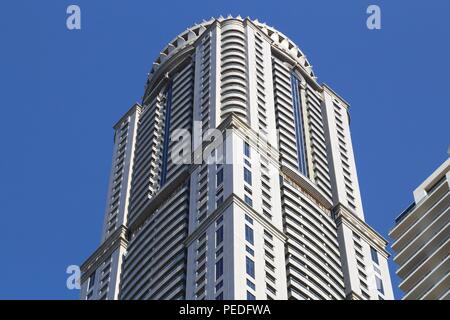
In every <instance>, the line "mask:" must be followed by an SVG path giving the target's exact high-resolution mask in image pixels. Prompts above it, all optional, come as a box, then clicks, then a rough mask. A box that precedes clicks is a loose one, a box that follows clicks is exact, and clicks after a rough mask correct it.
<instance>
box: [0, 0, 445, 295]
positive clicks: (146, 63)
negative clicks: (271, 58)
mask: <svg viewBox="0 0 450 320" xmlns="http://www.w3.org/2000/svg"><path fill="white" fill-rule="evenodd" d="M72 3H74V4H78V5H80V7H81V10H82V30H81V31H68V30H67V29H66V24H65V20H66V8H67V6H68V5H69V4H72ZM369 4H378V5H380V6H381V9H382V30H380V31H369V30H368V29H367V28H366V17H367V15H366V8H367V6H368V5H369ZM449 12H450V1H447V0H431V1H378V0H371V1H361V0H357V1H318V0H315V1H300V0H295V1H282V0H277V1H234V0H233V1H230V0H227V1H212V0H209V1H195V0H184V1H92V0H91V1H86V0H71V1H63V0H53V1H22V0H16V1H2V2H1V4H0V58H1V59H0V66H1V69H0V84H1V86H0V87H1V91H0V92H1V94H0V103H1V104H0V107H1V113H0V119H1V126H0V136H1V137H2V138H3V140H2V144H1V145H2V147H1V149H0V150H1V151H0V155H1V156H0V170H1V171H0V217H1V222H0V223H1V224H0V226H1V227H2V228H1V232H0V243H1V244H2V250H1V255H0V298H43V299H46V298H56V299H67V298H69V299H70V298H73V299H75V298H77V297H78V295H79V292H78V291H69V290H67V289H66V286H65V281H66V274H65V270H66V267H67V266H68V265H71V264H80V263H81V262H83V260H84V259H85V258H86V257H88V256H89V254H90V253H91V252H92V251H93V250H94V249H95V248H96V246H97V245H98V243H99V241H100V234H101V223H102V219H103V210H104V206H105V198H106V189H107V181H108V175H109V169H110V161H111V152H112V139H113V131H112V128H111V127H112V125H113V124H114V123H115V121H116V120H118V119H119V118H120V116H121V115H122V114H123V113H124V112H125V111H126V110H127V109H128V108H129V107H130V106H131V105H132V103H133V102H135V101H140V100H141V96H142V94H143V89H144V84H145V79H146V74H147V72H148V71H149V70H150V68H151V65H152V62H153V60H154V58H155V57H156V56H157V54H158V52H159V50H161V49H162V48H163V47H164V46H165V44H166V43H168V42H169V41H170V40H172V39H173V38H174V37H175V36H176V35H177V34H178V33H180V32H182V31H183V30H185V29H186V28H187V27H188V26H190V25H192V24H193V23H194V22H199V21H201V20H202V19H203V18H209V17H211V16H218V15H220V14H223V15H226V14H228V13H231V14H233V15H237V14H241V15H242V16H247V15H248V16H250V17H252V18H258V19H259V20H261V21H265V22H267V23H268V24H269V25H271V26H274V27H276V28H277V29H279V30H280V31H282V32H283V33H285V34H286V35H288V36H289V37H290V38H291V39H292V40H293V41H294V42H296V43H297V44H298V45H299V46H300V47H301V49H302V50H303V51H304V52H305V54H306V55H307V56H308V58H309V61H310V62H311V63H312V64H313V67H314V70H315V72H316V74H317V75H318V77H319V81H320V82H326V83H327V84H329V85H330V86H331V87H332V88H334V89H335V90H336V91H337V92H338V93H339V94H341V95H342V96H343V97H344V98H345V99H346V100H348V101H349V102H350V104H351V106H352V107H351V118H352V123H351V126H352V134H353V143H354V149H355V153H356V161H357V166H358V172H359V179H360V184H361V191H362V196H363V202H364V208H365V214H366V219H367V221H368V223H369V224H370V225H372V226H373V227H374V228H375V229H376V230H378V231H379V232H380V233H382V234H383V235H384V236H387V233H388V231H389V229H390V228H391V227H392V226H393V221H394V218H395V217H396V216H397V215H398V214H399V213H400V212H401V211H402V210H403V209H404V208H405V207H406V206H408V204H409V203H410V202H411V201H412V191H413V189H414V188H415V187H416V186H417V185H418V184H419V183H420V182H421V181H422V180H423V179H424V178H425V177H426V176H427V175H428V174H430V173H431V172H432V171H433V170H434V169H435V168H437V166H438V165H439V164H440V163H442V162H443V161H444V160H445V159H446V158H447V153H446V151H447V148H448V147H449V145H450V141H449V138H450V129H449V121H450V108H449V106H450V105H449V80H448V79H449V78H448V77H449V74H450V62H449V57H450V41H449V39H450V26H449V21H448V16H449ZM392 267H393V266H392ZM391 274H392V277H393V283H394V286H396V285H397V284H398V279H396V277H395V274H394V269H393V268H391ZM396 296H397V297H400V296H401V293H400V292H399V291H398V290H396Z"/></svg>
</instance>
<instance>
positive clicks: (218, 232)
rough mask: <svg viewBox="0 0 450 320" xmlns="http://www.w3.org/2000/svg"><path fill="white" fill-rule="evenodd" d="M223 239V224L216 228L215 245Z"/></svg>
mask: <svg viewBox="0 0 450 320" xmlns="http://www.w3.org/2000/svg"><path fill="white" fill-rule="evenodd" d="M222 241H223V226H220V228H219V229H217V230H216V247H217V246H218V245H219V244H221V243H222Z"/></svg>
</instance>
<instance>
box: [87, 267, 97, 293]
mask: <svg viewBox="0 0 450 320" xmlns="http://www.w3.org/2000/svg"><path fill="white" fill-rule="evenodd" d="M94 282H95V271H94V272H93V273H92V274H91V276H90V277H89V282H88V290H90V289H91V288H92V287H93V286H94Z"/></svg>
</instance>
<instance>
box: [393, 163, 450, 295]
mask: <svg viewBox="0 0 450 320" xmlns="http://www.w3.org/2000/svg"><path fill="white" fill-rule="evenodd" d="M389 235H390V236H391V237H392V238H393V239H394V243H393V244H392V249H393V250H394V251H395V257H394V261H395V263H396V264H397V265H398V269H397V275H398V276H399V277H400V279H401V282H400V285H399V287H400V289H401V290H402V291H403V292H404V296H403V299H405V300H450V158H449V159H447V161H445V162H444V163H443V164H442V165H441V166H440V167H439V168H438V169H437V170H436V171H435V172H433V173H432V174H431V175H430V176H429V177H428V178H427V179H426V180H425V181H424V182H422V184H421V185H420V186H418V187H417V188H416V190H414V202H413V203H412V204H411V205H410V206H409V207H408V208H407V209H406V210H405V211H403V213H402V214H400V215H399V216H398V218H397V219H396V220H395V227H394V228H393V229H392V231H391V232H390V234H389Z"/></svg>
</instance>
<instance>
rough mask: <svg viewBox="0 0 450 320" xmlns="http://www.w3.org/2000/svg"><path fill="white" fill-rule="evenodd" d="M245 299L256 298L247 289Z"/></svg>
mask: <svg viewBox="0 0 450 320" xmlns="http://www.w3.org/2000/svg"><path fill="white" fill-rule="evenodd" d="M247 300H256V298H255V296H254V295H253V294H252V293H251V292H248V291H247Z"/></svg>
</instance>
